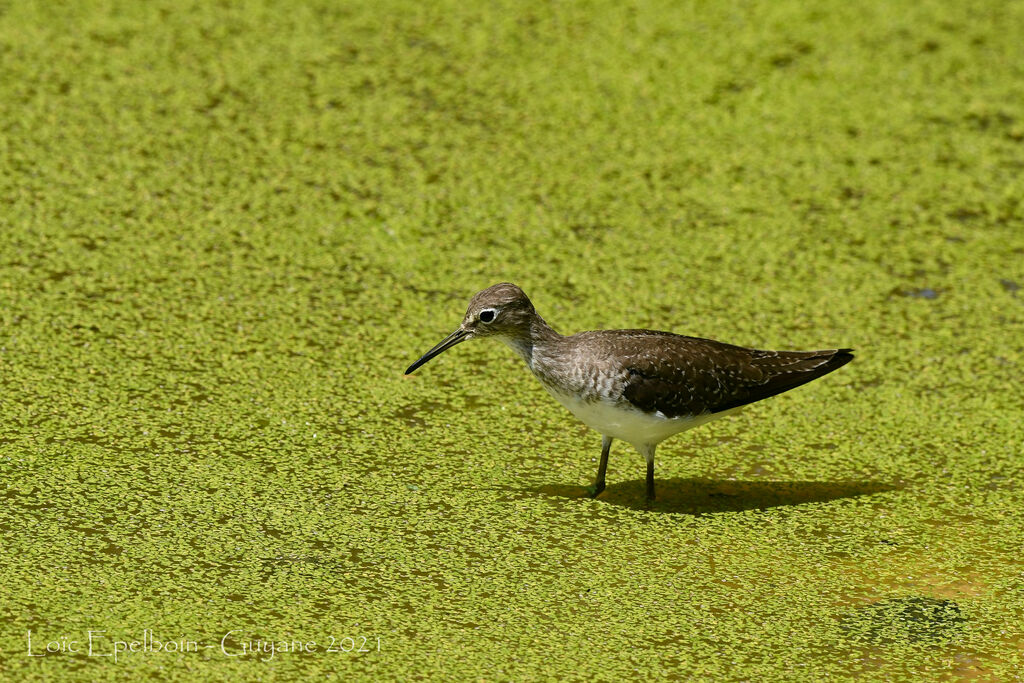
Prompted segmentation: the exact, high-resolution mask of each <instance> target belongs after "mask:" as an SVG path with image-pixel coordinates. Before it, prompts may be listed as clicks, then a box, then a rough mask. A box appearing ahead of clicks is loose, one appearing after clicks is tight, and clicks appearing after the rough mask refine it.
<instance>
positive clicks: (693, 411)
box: [615, 330, 853, 417]
mask: <svg viewBox="0 0 1024 683" xmlns="http://www.w3.org/2000/svg"><path fill="white" fill-rule="evenodd" d="M615 334H616V337H617V338H616V339H615V342H616V343H615V346H617V347H619V348H618V349H617V351H618V352H619V353H621V358H622V360H623V364H624V366H625V369H626V372H627V373H628V378H627V380H626V383H625V386H624V389H623V392H622V395H623V398H625V399H626V400H627V401H629V402H630V403H631V404H633V405H634V406H636V407H637V408H639V409H640V410H643V411H644V412H660V413H662V414H663V415H665V416H666V417H677V416H680V415H700V414H702V413H718V412H721V411H723V410H729V409H731V408H737V407H739V406H742V405H746V404H748V403H753V402H754V401H760V400H761V399H764V398H768V397H770V396H775V395H776V394H781V393H782V392H784V391H788V390H790V389H793V388H795V387H798V386H800V385H801V384H806V383H807V382H810V381H811V380H814V379H817V378H818V377H821V376H822V375H827V374H828V373H830V372H832V371H833V370H835V369H837V368H840V367H842V366H843V365H846V364H847V363H849V362H850V361H851V360H853V354H852V353H851V351H852V349H830V350H825V351H761V350H758V349H748V348H744V347H741V346H733V345H732V344H724V343H722V342H717V341H713V340H710V339H700V338H697V337H684V336H681V335H676V334H671V333H667V332H663V333H652V332H650V331H647V330H643V331H641V330H619V331H616V333H615Z"/></svg>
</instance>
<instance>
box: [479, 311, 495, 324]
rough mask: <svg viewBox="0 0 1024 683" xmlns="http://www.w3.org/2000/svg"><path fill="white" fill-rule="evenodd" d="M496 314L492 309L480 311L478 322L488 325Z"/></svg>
mask: <svg viewBox="0 0 1024 683" xmlns="http://www.w3.org/2000/svg"><path fill="white" fill-rule="evenodd" d="M497 314H498V312H497V311H495V310H494V309H493V308H485V309H484V310H482V311H480V322H482V323H489V322H491V321H493V320H494V316H496V315H497Z"/></svg>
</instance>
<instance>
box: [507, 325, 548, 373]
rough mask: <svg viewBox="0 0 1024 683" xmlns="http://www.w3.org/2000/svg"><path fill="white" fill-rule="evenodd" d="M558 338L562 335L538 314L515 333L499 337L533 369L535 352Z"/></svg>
mask: <svg viewBox="0 0 1024 683" xmlns="http://www.w3.org/2000/svg"><path fill="white" fill-rule="evenodd" d="M560 339H562V335H560V334H558V332H555V331H554V330H553V329H552V328H551V326H550V325H548V324H547V323H546V322H544V318H542V317H540V316H539V315H534V316H533V317H532V318H531V319H530V324H529V325H527V326H524V327H523V328H521V329H519V330H516V334H514V335H508V336H502V337H501V340H502V341H503V342H505V343H506V344H508V346H509V348H511V349H512V350H513V351H515V352H516V353H518V354H519V356H520V357H521V358H522V359H523V360H524V361H526V364H527V365H529V366H530V369H533V361H534V354H535V352H537V351H538V350H542V349H544V348H545V347H546V346H548V345H550V344H554V343H557V342H558V340H560Z"/></svg>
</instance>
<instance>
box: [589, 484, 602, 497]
mask: <svg viewBox="0 0 1024 683" xmlns="http://www.w3.org/2000/svg"><path fill="white" fill-rule="evenodd" d="M601 491H604V484H603V483H602V484H591V485H590V486H588V487H587V497H588V498H597V497H598V496H599V495H601Z"/></svg>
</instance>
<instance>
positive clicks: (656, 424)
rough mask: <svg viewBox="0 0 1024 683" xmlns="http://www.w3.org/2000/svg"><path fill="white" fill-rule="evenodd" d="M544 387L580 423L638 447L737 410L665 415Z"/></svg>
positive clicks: (651, 443) (654, 442)
mask: <svg viewBox="0 0 1024 683" xmlns="http://www.w3.org/2000/svg"><path fill="white" fill-rule="evenodd" d="M548 391H549V392H550V393H551V395H552V396H554V397H555V398H556V399H557V400H558V402H559V403H561V404H562V405H563V406H565V407H566V408H568V409H569V412H571V413H572V414H573V415H575V416H576V417H577V418H579V420H580V421H581V422H583V424H585V425H587V426H588V427H590V428H591V429H593V430H595V431H597V432H599V433H601V434H603V435H605V436H610V437H612V438H613V439H621V440H622V441H625V442H626V443H629V444H632V445H633V446H634V447H636V448H637V449H638V450H640V448H641V446H645V445H648V446H653V445H657V444H658V443H660V442H662V441H664V440H665V439H667V438H668V437H670V436H672V435H673V434H678V433H679V432H684V431H686V430H687V429H693V428H694V427H699V426H700V425H702V424H704V423H706V422H711V421H712V420H717V419H718V418H720V417H724V416H725V415H728V414H730V413H733V412H735V411H736V410H739V409H738V408H733V409H732V410H726V411H723V412H721V413H704V414H702V415H681V416H679V417H666V416H665V415H663V414H662V413H660V412H658V413H645V412H643V411H641V410H639V409H636V408H632V407H629V406H623V405H622V404H618V405H616V404H614V403H611V402H609V401H581V400H580V399H578V398H576V397H575V396H571V395H568V394H563V393H562V392H560V391H557V390H551V389H548Z"/></svg>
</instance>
